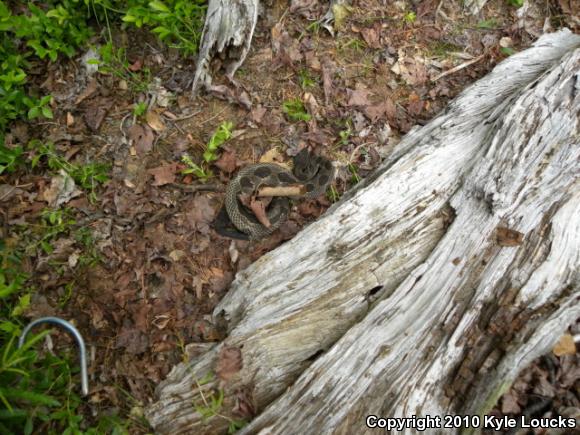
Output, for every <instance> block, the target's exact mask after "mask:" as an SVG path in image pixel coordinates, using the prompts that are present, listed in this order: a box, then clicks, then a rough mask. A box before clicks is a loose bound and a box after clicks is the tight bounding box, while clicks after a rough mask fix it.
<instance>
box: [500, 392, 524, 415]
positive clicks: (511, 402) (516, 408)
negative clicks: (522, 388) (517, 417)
mask: <svg viewBox="0 0 580 435" xmlns="http://www.w3.org/2000/svg"><path fill="white" fill-rule="evenodd" d="M521 410H522V409H521V407H520V405H519V404H518V399H517V393H515V392H513V391H511V390H510V391H508V392H507V393H506V394H504V395H503V397H502V398H501V412H503V413H504V414H519V413H520V412H521Z"/></svg>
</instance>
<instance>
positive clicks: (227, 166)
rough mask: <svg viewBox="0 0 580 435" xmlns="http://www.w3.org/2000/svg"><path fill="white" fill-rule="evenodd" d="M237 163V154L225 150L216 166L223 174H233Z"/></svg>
mask: <svg viewBox="0 0 580 435" xmlns="http://www.w3.org/2000/svg"><path fill="white" fill-rule="evenodd" d="M237 162H238V159H237V158H236V152H235V151H230V150H225V151H224V152H222V154H221V156H220V158H219V159H218V160H217V161H216V162H215V163H214V164H215V165H216V166H217V167H218V168H220V170H222V171H223V172H225V173H227V174H231V173H232V172H234V171H235V170H236V167H237Z"/></svg>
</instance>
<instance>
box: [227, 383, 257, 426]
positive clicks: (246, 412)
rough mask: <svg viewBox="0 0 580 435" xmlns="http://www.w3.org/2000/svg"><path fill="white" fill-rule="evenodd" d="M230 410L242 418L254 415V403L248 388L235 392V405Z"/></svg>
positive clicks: (250, 417)
mask: <svg viewBox="0 0 580 435" xmlns="http://www.w3.org/2000/svg"><path fill="white" fill-rule="evenodd" d="M232 412H233V413H234V414H236V415H237V416H239V417H240V418H241V419H243V420H246V419H247V420H251V419H252V418H253V417H254V416H255V415H256V405H255V404H254V400H253V398H252V393H251V391H249V390H240V391H237V392H236V405H235V406H234V409H232Z"/></svg>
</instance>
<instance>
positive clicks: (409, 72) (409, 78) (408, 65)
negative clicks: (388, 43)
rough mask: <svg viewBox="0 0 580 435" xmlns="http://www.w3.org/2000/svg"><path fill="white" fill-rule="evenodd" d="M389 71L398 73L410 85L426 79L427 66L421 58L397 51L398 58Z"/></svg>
mask: <svg viewBox="0 0 580 435" xmlns="http://www.w3.org/2000/svg"><path fill="white" fill-rule="evenodd" d="M391 71H392V72H394V73H395V74H397V75H400V76H401V77H402V78H403V80H405V82H407V84H408V85H410V86H418V85H422V84H424V83H425V82H426V81H427V79H428V75H427V68H426V67H425V62H424V61H423V59H422V58H419V57H417V58H413V57H408V56H405V54H404V52H401V51H400V52H399V60H398V61H397V62H396V63H395V64H394V65H393V67H392V68H391Z"/></svg>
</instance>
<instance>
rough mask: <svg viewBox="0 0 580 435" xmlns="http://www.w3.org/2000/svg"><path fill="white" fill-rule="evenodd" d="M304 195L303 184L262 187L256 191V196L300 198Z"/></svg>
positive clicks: (304, 188)
mask: <svg viewBox="0 0 580 435" xmlns="http://www.w3.org/2000/svg"><path fill="white" fill-rule="evenodd" d="M305 193H306V186H304V184H291V185H289V186H278V187H262V188H260V189H258V196H302V195H304V194H305Z"/></svg>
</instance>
